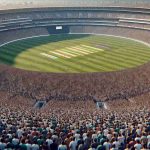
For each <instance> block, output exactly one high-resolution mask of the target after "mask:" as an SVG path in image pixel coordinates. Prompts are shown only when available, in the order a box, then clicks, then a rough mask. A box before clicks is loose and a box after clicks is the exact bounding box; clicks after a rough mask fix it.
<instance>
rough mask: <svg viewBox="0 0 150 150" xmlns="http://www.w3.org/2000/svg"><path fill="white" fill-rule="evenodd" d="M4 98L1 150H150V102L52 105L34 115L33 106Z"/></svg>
mask: <svg viewBox="0 0 150 150" xmlns="http://www.w3.org/2000/svg"><path fill="white" fill-rule="evenodd" d="M0 94H1V99H0V114H1V115H0V150H4V149H7V150H12V149H16V150H124V149H126V150H141V149H142V150H148V149H150V103H149V101H147V102H144V101H141V100H139V99H138V100H136V101H134V100H132V99H130V100H129V101H127V100H118V101H117V102H116V101H112V102H110V103H108V102H107V109H97V108H96V105H95V103H94V102H93V101H90V100H87V101H85V100H84V101H71V100H69V101H62V100H58V101H56V100H50V101H49V102H48V103H47V104H46V105H45V106H43V107H42V108H41V109H36V108H34V107H33V106H34V104H35V101H32V100H29V99H26V98H22V97H17V96H16V97H14V98H11V99H9V97H6V95H5V94H4V93H0ZM110 108H111V109H110Z"/></svg>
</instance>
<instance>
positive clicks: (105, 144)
mask: <svg viewBox="0 0 150 150" xmlns="http://www.w3.org/2000/svg"><path fill="white" fill-rule="evenodd" d="M103 146H104V147H105V150H110V148H111V144H110V143H109V140H108V139H107V142H104V144H103Z"/></svg>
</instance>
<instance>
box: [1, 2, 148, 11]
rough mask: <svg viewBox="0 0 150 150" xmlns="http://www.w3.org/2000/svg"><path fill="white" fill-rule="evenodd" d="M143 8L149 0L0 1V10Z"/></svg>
mask: <svg viewBox="0 0 150 150" xmlns="http://www.w3.org/2000/svg"><path fill="white" fill-rule="evenodd" d="M103 6H122V7H123V6H124V7H145V8H150V0H0V9H1V10H5V9H17V8H38V7H103Z"/></svg>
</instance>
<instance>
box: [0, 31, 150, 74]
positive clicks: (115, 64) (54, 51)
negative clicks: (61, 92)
mask: <svg viewBox="0 0 150 150" xmlns="http://www.w3.org/2000/svg"><path fill="white" fill-rule="evenodd" d="M149 60H150V47H148V45H145V44H143V43H141V42H138V41H134V40H130V39H125V38H119V37H114V36H105V35H89V34H84V35H83V34H66V35H65V34H64V35H50V36H41V37H34V38H28V39H23V40H18V41H14V42H11V43H8V44H5V45H3V46H1V47H0V63H4V64H7V65H11V66H12V67H16V68H20V69H25V70H32V71H40V72H57V73H83V72H110V71H117V70H123V69H128V68H134V67H138V66H140V65H142V64H145V63H147V62H148V61H149Z"/></svg>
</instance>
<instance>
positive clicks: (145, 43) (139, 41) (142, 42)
mask: <svg viewBox="0 0 150 150" xmlns="http://www.w3.org/2000/svg"><path fill="white" fill-rule="evenodd" d="M68 34H90V35H104V36H110V37H118V38H122V39H128V40H132V41H135V42H138V43H141V44H144V45H146V46H148V47H150V44H149V43H147V42H144V41H141V40H138V39H134V38H129V37H123V36H119V35H112V34H98V33H89V32H87V33H78V32H76V33H72V32H70V33H68ZM46 36H50V34H44V35H35V36H29V37H25V38H20V39H16V40H12V41H8V42H5V43H3V44H1V45H0V48H1V47H3V46H5V45H7V44H10V43H13V42H17V41H21V40H26V39H32V38H36V37H46Z"/></svg>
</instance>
